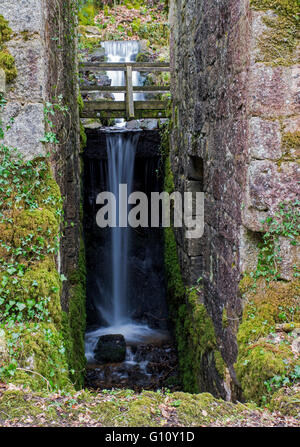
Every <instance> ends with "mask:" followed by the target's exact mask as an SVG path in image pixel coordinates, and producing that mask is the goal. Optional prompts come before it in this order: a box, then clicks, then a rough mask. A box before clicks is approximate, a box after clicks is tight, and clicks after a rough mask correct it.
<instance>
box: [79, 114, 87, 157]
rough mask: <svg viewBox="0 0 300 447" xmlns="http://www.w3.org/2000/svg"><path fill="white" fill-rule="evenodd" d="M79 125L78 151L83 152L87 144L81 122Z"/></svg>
mask: <svg viewBox="0 0 300 447" xmlns="http://www.w3.org/2000/svg"><path fill="white" fill-rule="evenodd" d="M79 125H80V149H81V150H83V149H84V148H85V147H86V144H87V136H86V133H85V129H84V127H83V124H82V122H81V121H80V124H79Z"/></svg>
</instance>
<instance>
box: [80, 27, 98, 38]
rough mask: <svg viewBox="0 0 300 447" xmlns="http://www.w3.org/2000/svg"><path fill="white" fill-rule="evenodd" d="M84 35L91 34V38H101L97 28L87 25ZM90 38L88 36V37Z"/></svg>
mask: <svg viewBox="0 0 300 447" xmlns="http://www.w3.org/2000/svg"><path fill="white" fill-rule="evenodd" d="M84 31H85V33H86V34H92V36H95V37H98V36H101V32H100V30H99V28H97V26H91V25H88V26H86V27H85V28H84ZM88 37H90V36H88Z"/></svg>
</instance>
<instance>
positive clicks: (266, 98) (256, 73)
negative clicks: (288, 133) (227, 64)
mask: <svg viewBox="0 0 300 447" xmlns="http://www.w3.org/2000/svg"><path fill="white" fill-rule="evenodd" d="M299 85H300V81H299V70H298V69H297V68H295V67H283V66H278V67H271V66H267V65H265V64H263V63H257V64H255V65H253V66H252V70H251V77H250V82H249V91H250V92H251V95H250V97H249V99H250V101H249V105H250V110H251V112H252V113H253V114H258V115H261V116H266V117H279V116H284V115H293V114H296V113H299V111H300V104H299V99H298V97H299Z"/></svg>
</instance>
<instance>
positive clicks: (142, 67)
mask: <svg viewBox="0 0 300 447" xmlns="http://www.w3.org/2000/svg"><path fill="white" fill-rule="evenodd" d="M128 66H131V67H132V71H170V65H169V64H168V63H166V62H155V63H153V62H90V63H86V64H80V66H79V71H81V72H84V71H126V69H127V67H128Z"/></svg>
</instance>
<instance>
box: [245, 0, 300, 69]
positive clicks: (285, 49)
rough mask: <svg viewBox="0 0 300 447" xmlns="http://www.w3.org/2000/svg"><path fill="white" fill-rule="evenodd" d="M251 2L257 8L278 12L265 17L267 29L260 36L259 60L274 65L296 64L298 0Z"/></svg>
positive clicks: (256, 0) (264, 21)
mask: <svg viewBox="0 0 300 447" xmlns="http://www.w3.org/2000/svg"><path fill="white" fill-rule="evenodd" d="M250 4H251V6H252V8H254V9H256V10H272V11H274V13H275V14H276V15H274V16H271V17H269V16H265V17H263V23H264V24H265V25H266V26H267V30H266V31H265V32H263V33H262V35H260V36H259V40H258V47H259V49H260V55H259V56H258V59H257V61H258V62H264V63H266V64H269V65H272V66H276V65H285V66H288V65H293V64H296V63H297V51H296V50H297V45H298V41H299V23H298V13H299V4H298V2H297V0H251V2H250Z"/></svg>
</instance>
